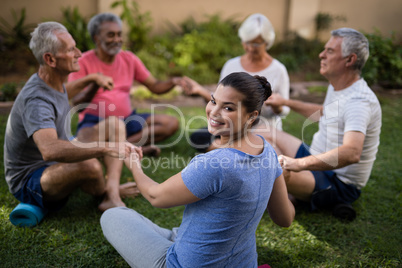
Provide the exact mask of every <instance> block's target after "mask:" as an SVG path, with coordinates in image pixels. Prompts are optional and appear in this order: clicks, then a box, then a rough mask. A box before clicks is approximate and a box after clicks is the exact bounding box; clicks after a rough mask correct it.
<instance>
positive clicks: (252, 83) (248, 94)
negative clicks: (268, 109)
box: [219, 72, 272, 125]
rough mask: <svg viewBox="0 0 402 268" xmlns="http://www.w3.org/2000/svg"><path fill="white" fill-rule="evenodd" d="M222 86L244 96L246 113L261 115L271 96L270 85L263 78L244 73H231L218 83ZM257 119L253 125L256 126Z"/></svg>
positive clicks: (243, 102)
mask: <svg viewBox="0 0 402 268" xmlns="http://www.w3.org/2000/svg"><path fill="white" fill-rule="evenodd" d="M219 84H221V85H223V86H229V87H232V88H234V89H236V90H237V91H238V92H240V93H242V94H243V95H244V99H243V101H242V104H243V105H244V106H245V107H246V110H247V112H248V113H251V112H253V111H255V110H257V111H258V114H261V108H262V105H263V104H264V101H266V100H267V99H268V98H269V97H270V96H271V94H272V89H271V84H270V83H269V82H268V80H267V79H266V78H265V77H264V76H259V75H254V76H252V75H250V74H248V73H245V72H238V73H231V74H229V75H228V76H226V77H225V78H223V79H222V81H221V82H220V83H219ZM258 121H259V118H257V119H256V120H255V121H254V122H253V125H256V124H258Z"/></svg>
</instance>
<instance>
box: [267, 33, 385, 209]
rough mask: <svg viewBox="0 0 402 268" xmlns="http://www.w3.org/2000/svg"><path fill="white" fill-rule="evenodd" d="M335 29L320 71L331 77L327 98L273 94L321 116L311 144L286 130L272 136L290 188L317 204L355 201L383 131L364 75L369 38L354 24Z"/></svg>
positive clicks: (293, 106)
mask: <svg viewBox="0 0 402 268" xmlns="http://www.w3.org/2000/svg"><path fill="white" fill-rule="evenodd" d="M331 34H332V37H331V38H330V39H329V41H328V42H327V43H326V45H325V48H324V51H322V52H321V53H320V55H319V57H320V59H321V68H320V73H321V74H322V75H323V76H325V77H326V78H327V79H328V81H329V83H330V85H329V87H328V90H327V95H326V98H325V101H324V104H323V105H318V104H311V103H304V102H301V101H297V100H286V99H283V98H282V97H280V96H278V95H273V96H272V97H271V98H270V99H268V103H269V104H270V105H273V106H279V105H286V106H288V107H290V108H291V109H292V110H294V111H296V112H298V113H300V114H302V115H304V116H306V117H308V118H309V119H311V120H315V121H319V130H318V132H317V133H315V135H314V137H313V141H312V144H311V147H308V146H306V145H305V144H304V143H302V141H301V140H299V139H297V138H296V137H293V136H291V135H290V134H287V133H277V135H276V139H275V140H271V142H272V143H273V145H275V146H276V149H277V150H278V155H279V154H283V155H282V156H279V158H280V163H281V165H282V167H283V169H284V170H285V172H284V174H285V179H286V184H287V188H288V192H289V193H290V194H291V195H292V196H293V197H295V198H296V199H299V200H302V201H306V202H310V204H311V208H312V209H316V208H332V207H334V206H336V205H339V204H350V203H352V202H353V201H355V200H356V199H357V198H358V197H359V196H360V190H361V188H363V187H364V186H365V185H366V183H367V181H368V179H369V177H370V173H371V169H372V167H373V163H374V160H375V157H376V153H377V150H378V145H379V138H380V131H381V107H380V104H379V102H378V99H377V97H376V95H375V94H374V93H373V92H372V91H371V89H370V88H369V87H368V85H367V83H366V82H365V81H364V79H363V78H361V77H360V73H361V70H362V68H363V66H364V64H365V62H366V60H367V58H368V56H369V44H368V40H367V38H366V37H365V36H364V35H363V34H361V33H360V32H358V31H356V30H353V29H350V28H341V29H337V30H334V31H332V32H331ZM267 135H268V136H269V133H268V134H267ZM267 138H269V137H267ZM346 206H347V205H346Z"/></svg>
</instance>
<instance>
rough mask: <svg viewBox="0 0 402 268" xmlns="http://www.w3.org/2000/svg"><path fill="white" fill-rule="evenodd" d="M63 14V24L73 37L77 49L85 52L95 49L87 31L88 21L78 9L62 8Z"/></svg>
mask: <svg viewBox="0 0 402 268" xmlns="http://www.w3.org/2000/svg"><path fill="white" fill-rule="evenodd" d="M62 13H63V20H62V22H61V23H62V24H63V25H64V26H66V28H67V30H68V31H69V33H70V34H71V36H73V37H74V40H75V43H76V45H77V47H78V48H79V49H80V50H81V51H83V52H84V51H87V50H90V49H92V48H94V47H95V44H94V43H93V42H92V39H91V36H90V34H89V32H88V30H87V24H88V22H87V19H85V18H84V17H83V16H82V15H81V14H80V12H79V10H78V8H77V7H74V9H72V8H70V7H67V8H62Z"/></svg>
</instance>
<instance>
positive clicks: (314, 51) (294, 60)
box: [269, 33, 324, 72]
mask: <svg viewBox="0 0 402 268" xmlns="http://www.w3.org/2000/svg"><path fill="white" fill-rule="evenodd" d="M323 47H324V44H323V43H322V42H321V41H319V40H317V39H313V40H308V39H305V38H303V37H301V36H299V35H298V34H297V33H289V34H288V36H287V37H286V38H285V40H284V41H282V42H279V43H276V44H275V45H274V46H273V47H272V48H271V50H270V51H269V53H270V54H271V55H272V56H273V57H275V58H277V59H278V60H279V61H280V62H282V63H283V64H284V65H285V66H286V68H287V70H288V72H297V71H300V70H304V71H305V70H306V68H304V67H305V66H306V65H308V66H309V67H310V68H311V67H312V66H313V68H314V70H313V71H316V72H318V68H319V58H318V54H319V53H320V52H321V51H322V50H323Z"/></svg>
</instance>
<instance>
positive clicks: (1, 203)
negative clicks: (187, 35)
mask: <svg viewBox="0 0 402 268" xmlns="http://www.w3.org/2000/svg"><path fill="white" fill-rule="evenodd" d="M380 101H381V104H382V109H383V110H382V111H383V122H382V123H383V126H382V133H381V145H380V148H379V152H378V154H377V160H376V162H375V165H374V168H373V171H372V175H371V178H370V180H369V182H368V184H367V186H366V187H365V188H364V189H363V191H362V196H361V198H360V199H359V200H358V201H356V202H355V203H354V204H353V206H354V208H355V209H356V211H357V218H356V219H355V220H354V221H353V222H344V221H341V220H338V219H337V218H334V217H333V216H332V215H331V212H330V211H319V212H315V213H311V212H308V211H306V210H304V209H302V208H297V210H296V218H295V221H294V222H293V224H292V226H291V227H290V228H280V227H277V226H276V225H275V224H273V222H272V221H271V220H270V218H269V216H268V214H265V215H264V216H263V219H262V221H261V223H260V225H259V227H258V230H257V233H256V236H257V250H258V254H259V264H263V263H268V264H270V265H271V266H272V267H400V266H401V265H402V263H401V252H402V246H401V245H402V232H401V227H402V222H401V204H402V202H401V200H402V199H401V190H402V182H401V177H402V161H401V159H402V143H401V142H400V141H399V135H400V133H401V132H402V125H401V122H402V115H401V109H400V107H401V106H402V98H401V97H380ZM180 111H181V112H182V113H183V114H184V115H185V116H184V120H183V121H182V128H184V129H187V128H193V129H196V128H198V127H200V126H202V125H204V124H205V122H204V121H203V120H201V119H198V120H193V121H191V120H190V119H193V118H200V117H202V116H203V115H204V109H202V108H194V107H193V108H181V110H180ZM165 112H167V113H170V114H173V115H178V114H179V113H178V112H177V111H176V110H174V109H168V110H166V111H165ZM196 116H199V117H196ZM6 120H7V116H4V115H0V129H1V136H0V143H1V144H3V142H4V141H3V137H4V129H5V125H6ZM303 122H304V119H303V118H302V117H301V116H299V115H297V114H294V113H290V114H289V115H288V117H287V118H286V119H285V120H284V122H283V125H284V129H285V130H287V131H289V132H290V133H292V134H294V135H296V136H298V137H301V135H302V133H301V131H300V129H301V126H302V125H303ZM316 127H317V126H316V125H310V126H308V127H307V128H306V129H305V131H304V133H303V137H304V139H305V140H306V141H307V142H308V141H310V140H311V136H312V133H313V132H314V131H315V130H316ZM185 133H187V134H188V133H189V130H186V132H185ZM170 143H171V145H169V146H168V148H165V149H163V153H162V155H161V157H159V158H146V159H145V161H144V162H143V164H144V165H146V169H145V170H146V173H147V174H148V175H150V176H151V177H152V178H154V179H156V180H157V181H163V180H165V179H166V178H168V177H169V176H171V175H173V174H175V173H177V172H179V171H180V170H181V169H182V168H183V167H184V166H185V165H186V163H188V161H189V160H190V159H191V158H192V157H193V156H194V155H195V154H196V151H195V150H193V149H192V148H191V147H190V146H189V145H188V144H187V142H186V136H183V137H180V136H179V135H178V134H177V135H176V136H175V137H172V138H171V139H169V140H168V141H166V142H165V143H164V144H165V145H166V144H170ZM0 160H1V162H3V147H1V154H0ZM156 166H158V169H155V167H156ZM0 177H1V178H2V179H1V180H0V266H1V267H127V264H126V263H125V262H124V260H123V259H122V258H121V257H120V256H119V255H118V253H117V252H116V251H115V250H114V249H113V247H112V246H110V245H109V243H108V242H107V241H106V239H105V238H104V237H103V235H102V231H101V228H100V225H99V218H100V216H101V213H100V212H98V211H97V209H96V207H97V204H98V202H99V200H96V199H94V198H92V197H90V196H88V195H85V194H84V193H82V192H80V191H76V192H75V193H74V194H73V195H72V196H71V197H70V200H69V202H68V203H67V205H66V207H64V208H63V209H62V210H61V211H59V212H57V213H53V214H49V215H48V216H47V217H46V218H45V219H44V221H43V222H42V223H40V225H38V226H36V227H34V228H31V229H29V228H18V227H15V226H13V225H12V224H11V223H10V222H9V220H8V216H9V214H10V212H11V211H12V209H13V208H14V207H15V206H16V205H17V204H18V202H17V200H16V199H15V198H14V197H13V196H12V195H11V194H10V193H9V192H8V188H7V185H6V182H5V180H4V179H3V178H4V168H3V165H1V166H0ZM122 180H123V181H127V180H132V178H131V175H130V174H129V172H128V170H126V169H125V170H124V173H123V176H122ZM124 201H125V202H126V204H127V206H128V207H130V208H134V209H136V210H137V211H138V212H140V213H142V214H144V215H145V216H146V217H148V218H150V219H151V220H153V221H154V222H156V223H157V224H159V225H161V226H164V227H167V228H172V227H175V226H178V225H179V224H180V222H181V217H182V212H183V207H176V208H170V209H157V208H153V207H152V206H151V205H150V204H149V203H148V202H147V201H146V200H145V199H144V198H142V197H139V198H136V199H125V200H124Z"/></svg>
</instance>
